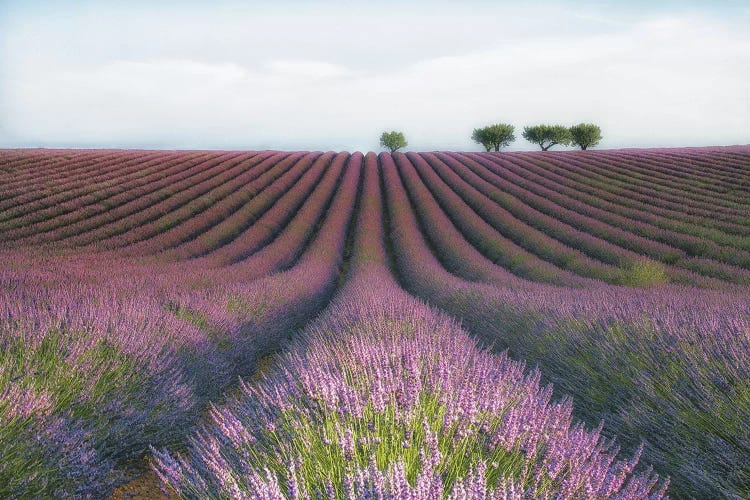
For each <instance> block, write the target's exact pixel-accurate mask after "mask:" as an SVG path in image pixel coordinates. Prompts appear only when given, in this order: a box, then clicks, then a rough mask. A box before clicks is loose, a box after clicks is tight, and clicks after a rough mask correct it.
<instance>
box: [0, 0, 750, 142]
mask: <svg viewBox="0 0 750 500" xmlns="http://www.w3.org/2000/svg"><path fill="white" fill-rule="evenodd" d="M748 26H750V1H746V0H742V1H731V0H723V1H722V0H717V1H713V2H700V1H668V0H661V1H660V0H651V1H641V0H635V1H631V2H616V1H596V2H595V1H572V0H571V1H562V0H560V1H555V2H520V1H519V2H509V1H493V2H489V1H478V0H466V1H463V2H441V1H439V0H433V1H416V0H415V1H407V0H404V1H400V2H399V1H395V0H394V1H387V0H386V1H379V2H375V1H371V2H366V1H352V0H350V1H346V2H344V1H332V0H329V1H324V2H313V1H291V2H285V1H280V0H279V1H274V2H256V1H243V2H241V1H234V0H215V1H211V2H209V1H206V2H198V1H191V0H186V1H180V2H177V1H170V0H162V1H143V0H130V1H128V2H116V1H110V0H98V1H93V0H92V1H73V0H70V1H63V0H58V1H52V0H47V1H45V0H37V1H20V0H0V147H5V148H9V147H75V148H84V147H85V148H88V147H93V148H102V147H107V148H109V147H118V148H149V149H150V148H155V149H286V150H337V151H338V150H349V151H354V150H361V151H368V150H378V137H379V135H380V133H381V132H382V131H383V130H400V131H402V132H404V134H405V135H406V138H407V139H408V141H409V147H408V149H410V150H480V149H481V147H480V146H479V145H478V144H475V143H473V142H472V141H471V139H470V136H471V131H472V129H473V128H475V127H480V126H483V125H487V124H491V123H498V122H502V123H510V124H512V125H514V126H515V127H516V137H517V139H516V141H515V142H514V143H513V144H512V146H511V147H509V148H508V149H510V150H525V149H535V148H537V147H536V146H535V145H533V144H530V143H528V142H527V141H525V140H524V139H523V138H522V137H521V131H522V129H523V127H524V126H527V125H534V124H538V123H551V124H557V123H559V124H563V125H566V126H569V125H573V124H575V123H580V122H593V123H596V124H598V125H600V126H601V128H602V133H603V136H604V139H603V141H602V143H601V145H600V148H623V147H673V146H708V145H729V144H748V143H750V29H748V28H747V27H748Z"/></svg>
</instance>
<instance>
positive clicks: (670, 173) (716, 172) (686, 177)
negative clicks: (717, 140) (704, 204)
mask: <svg viewBox="0 0 750 500" xmlns="http://www.w3.org/2000/svg"><path fill="white" fill-rule="evenodd" d="M613 156H615V157H617V158H622V159H624V160H629V159H628V158H627V157H626V156H625V155H623V154H622V153H615V154H614V155H613ZM644 158H646V159H647V160H649V163H648V166H649V169H647V170H646V171H645V172H644V174H648V173H649V172H651V171H654V172H655V173H663V175H664V176H665V178H667V179H669V178H670V177H671V178H672V179H674V180H680V181H682V182H684V183H686V184H688V185H689V184H692V185H695V186H697V187H699V188H701V189H703V190H706V191H709V192H714V193H720V194H726V195H729V197H730V198H734V195H736V194H738V193H732V192H731V188H732V187H734V186H735V185H736V183H737V182H742V181H743V180H747V179H749V178H750V176H748V175H747V171H746V170H743V168H742V167H740V166H738V165H737V164H731V165H729V164H727V163H725V162H723V161H722V160H721V159H720V157H719V155H718V154H713V155H712V156H711V158H710V161H706V158H705V157H701V156H695V155H690V154H681V155H678V154H675V153H670V152H669V151H664V152H663V153H657V152H654V153H651V154H646V155H644ZM629 164H631V165H632V164H633V162H632V161H630V162H629ZM737 201H738V202H739V203H741V204H747V201H746V200H743V199H741V198H739V199H737Z"/></svg>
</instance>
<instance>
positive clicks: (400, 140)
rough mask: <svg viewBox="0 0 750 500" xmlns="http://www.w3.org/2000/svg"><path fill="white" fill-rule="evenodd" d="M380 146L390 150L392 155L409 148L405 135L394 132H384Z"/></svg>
mask: <svg viewBox="0 0 750 500" xmlns="http://www.w3.org/2000/svg"><path fill="white" fill-rule="evenodd" d="M380 145H381V146H383V147H384V148H388V149H390V150H391V153H395V152H396V151H397V150H399V149H401V148H405V147H406V146H408V145H409V143H408V142H406V138H405V137H404V134H403V133H401V132H396V131H395V130H392V131H390V132H383V133H382V134H381V135H380Z"/></svg>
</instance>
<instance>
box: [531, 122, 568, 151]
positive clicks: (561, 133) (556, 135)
mask: <svg viewBox="0 0 750 500" xmlns="http://www.w3.org/2000/svg"><path fill="white" fill-rule="evenodd" d="M523 137H524V139H526V140H527V141H529V142H533V143H534V144H537V145H539V147H540V148H542V151H547V150H548V149H549V148H551V147H552V146H555V145H557V144H562V145H564V146H567V145H569V144H570V141H571V140H573V138H572V136H571V135H570V129H569V128H568V127H564V126H562V125H534V126H533V127H525V128H524V129H523Z"/></svg>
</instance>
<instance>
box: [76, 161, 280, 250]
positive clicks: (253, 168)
mask: <svg viewBox="0 0 750 500" xmlns="http://www.w3.org/2000/svg"><path fill="white" fill-rule="evenodd" d="M282 158H283V156H282V155H280V154H273V153H269V154H267V155H262V156H257V157H253V158H252V159H250V160H246V161H244V162H239V163H235V162H234V160H225V161H228V162H231V163H230V164H231V165H234V166H235V167H236V170H234V169H230V171H228V172H222V173H221V174H219V175H218V176H207V177H206V178H205V180H203V181H201V182H199V183H195V184H193V183H190V182H185V183H184V184H182V185H181V187H180V191H178V192H177V193H175V194H173V195H171V196H170V195H167V196H166V197H163V196H161V195H160V196H154V197H152V198H146V199H148V200H149V203H148V204H146V205H145V207H144V206H142V205H141V204H139V205H137V210H136V211H132V212H131V209H132V208H133V207H132V206H128V207H127V208H128V211H129V212H131V213H129V215H127V216H125V217H122V218H118V219H115V220H112V221H109V220H106V219H104V220H98V221H97V223H96V226H95V227H94V228H91V229H89V228H86V231H84V232H81V233H80V234H74V235H72V236H70V237H68V238H65V239H64V240H62V241H63V242H64V243H65V244H68V245H75V246H84V245H96V247H97V248H102V249H114V248H121V247H127V246H128V245H133V244H134V243H137V242H140V241H142V240H147V239H148V238H153V237H158V236H159V235H161V234H162V232H165V235H167V234H168V233H167V231H168V230H169V229H170V228H175V227H176V226H178V225H179V224H180V223H181V222H183V221H185V220H188V219H190V218H191V217H193V216H195V215H197V214H200V213H202V212H203V211H205V210H207V209H209V208H211V207H212V206H214V205H215V204H216V203H218V202H220V200H222V199H223V198H224V197H225V196H227V195H229V194H231V193H234V192H236V191H237V190H239V189H243V188H245V187H246V186H247V185H250V186H252V185H253V183H255V185H259V186H260V187H259V188H258V189H262V187H264V186H265V185H267V184H268V183H270V182H272V181H273V179H274V178H275V176H278V175H280V174H281V172H283V169H280V168H275V167H276V166H277V164H278V163H279V162H280V161H281V160H282ZM213 162H215V163H213V165H209V166H214V165H216V164H220V163H221V162H222V159H220V158H217V159H215V160H213ZM226 166H228V165H227V164H226V163H225V167H226ZM284 166H286V167H288V166H289V165H288V162H287V163H285V164H284ZM217 180H218V182H217ZM165 194H167V193H165ZM135 201H136V202H137V201H138V200H135Z"/></svg>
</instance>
